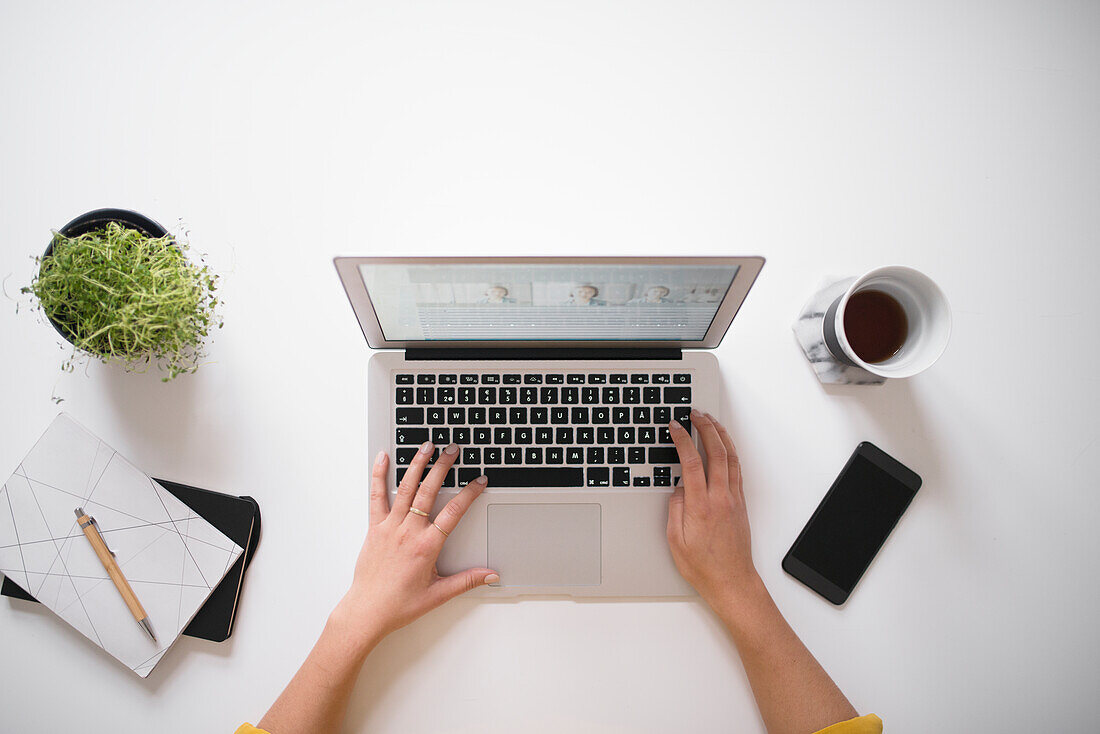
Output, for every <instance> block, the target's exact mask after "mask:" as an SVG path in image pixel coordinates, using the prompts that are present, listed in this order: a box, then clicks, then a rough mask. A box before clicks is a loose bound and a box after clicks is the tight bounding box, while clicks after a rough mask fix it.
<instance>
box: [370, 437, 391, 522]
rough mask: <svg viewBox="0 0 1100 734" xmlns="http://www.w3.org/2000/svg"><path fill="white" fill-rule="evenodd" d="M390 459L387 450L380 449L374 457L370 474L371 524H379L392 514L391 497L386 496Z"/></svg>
mask: <svg viewBox="0 0 1100 734" xmlns="http://www.w3.org/2000/svg"><path fill="white" fill-rule="evenodd" d="M389 467H390V459H389V457H388V456H386V452H385V451H379V452H378V456H377V457H375V459H374V467H373V468H372V469H371V475H370V524H371V525H377V524H378V523H380V522H382V521H383V520H385V519H386V517H387V516H388V515H389V514H390V499H389V497H388V496H386V474H387V472H388V470H389Z"/></svg>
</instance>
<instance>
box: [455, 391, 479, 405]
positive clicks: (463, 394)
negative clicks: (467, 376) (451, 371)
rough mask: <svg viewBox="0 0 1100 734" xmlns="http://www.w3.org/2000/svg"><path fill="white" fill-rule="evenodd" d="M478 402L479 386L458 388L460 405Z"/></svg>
mask: <svg viewBox="0 0 1100 734" xmlns="http://www.w3.org/2000/svg"><path fill="white" fill-rule="evenodd" d="M475 403H477V388H476V387H460V388H458V404H459V405H474V404H475Z"/></svg>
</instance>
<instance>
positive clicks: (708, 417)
mask: <svg viewBox="0 0 1100 734" xmlns="http://www.w3.org/2000/svg"><path fill="white" fill-rule="evenodd" d="M703 415H705V416H706V417H707V420H711V421H714V422H715V423H717V422H718V419H717V418H715V417H714V416H713V415H711V414H710V413H703Z"/></svg>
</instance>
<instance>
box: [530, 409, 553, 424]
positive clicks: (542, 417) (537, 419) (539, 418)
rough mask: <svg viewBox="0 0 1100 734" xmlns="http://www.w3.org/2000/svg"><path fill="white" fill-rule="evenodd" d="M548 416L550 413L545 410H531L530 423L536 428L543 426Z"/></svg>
mask: <svg viewBox="0 0 1100 734" xmlns="http://www.w3.org/2000/svg"><path fill="white" fill-rule="evenodd" d="M549 416H550V411H549V410H547V409H546V408H531V423H533V424H534V425H536V426H539V425H545V424H546V421H547V420H549Z"/></svg>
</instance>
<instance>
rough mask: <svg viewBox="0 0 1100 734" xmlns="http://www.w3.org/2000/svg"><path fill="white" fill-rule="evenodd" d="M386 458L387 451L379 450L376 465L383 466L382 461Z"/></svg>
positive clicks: (375, 460)
mask: <svg viewBox="0 0 1100 734" xmlns="http://www.w3.org/2000/svg"><path fill="white" fill-rule="evenodd" d="M385 460H386V452H385V451H379V452H378V456H375V457H374V465H375V466H381V465H382V462H383V461H385Z"/></svg>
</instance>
